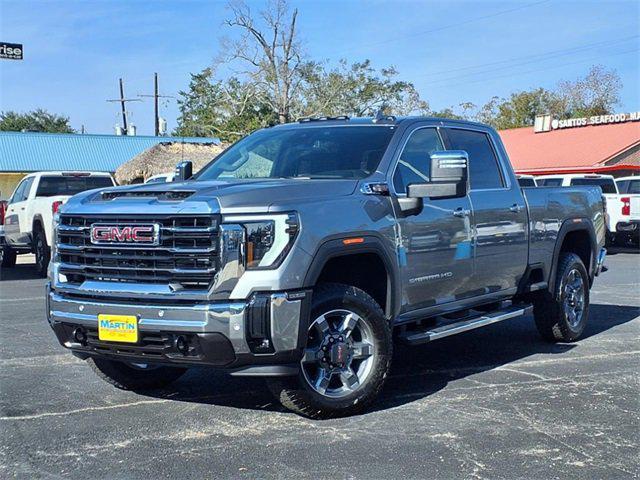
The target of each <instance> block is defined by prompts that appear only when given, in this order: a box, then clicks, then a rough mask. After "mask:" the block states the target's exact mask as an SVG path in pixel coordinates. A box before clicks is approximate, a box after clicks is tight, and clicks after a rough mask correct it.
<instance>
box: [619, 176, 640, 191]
mask: <svg viewBox="0 0 640 480" xmlns="http://www.w3.org/2000/svg"><path fill="white" fill-rule="evenodd" d="M617 183H618V191H619V192H620V193H640V178H639V179H637V180H635V179H634V180H622V181H620V182H617Z"/></svg>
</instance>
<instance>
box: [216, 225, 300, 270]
mask: <svg viewBox="0 0 640 480" xmlns="http://www.w3.org/2000/svg"><path fill="white" fill-rule="evenodd" d="M224 223H238V224H240V225H241V226H242V228H243V229H244V231H245V245H244V259H245V266H246V268H247V270H259V269H266V268H277V267H278V266H279V265H280V264H281V263H282V261H283V260H284V258H285V257H286V256H287V253H289V250H291V247H292V246H293V242H294V241H295V239H296V236H297V234H298V230H299V222H298V216H297V215H296V214H295V213H278V214H265V215H232V216H226V217H224Z"/></svg>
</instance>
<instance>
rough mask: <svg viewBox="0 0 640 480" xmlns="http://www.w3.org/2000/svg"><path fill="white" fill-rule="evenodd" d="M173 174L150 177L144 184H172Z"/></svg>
mask: <svg viewBox="0 0 640 480" xmlns="http://www.w3.org/2000/svg"><path fill="white" fill-rule="evenodd" d="M173 176H174V173H173V172H170V173H160V174H158V175H154V176H152V177H149V178H147V181H146V182H144V183H167V182H173Z"/></svg>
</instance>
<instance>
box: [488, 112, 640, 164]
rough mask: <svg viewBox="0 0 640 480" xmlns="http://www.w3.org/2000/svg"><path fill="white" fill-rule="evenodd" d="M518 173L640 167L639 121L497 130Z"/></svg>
mask: <svg viewBox="0 0 640 480" xmlns="http://www.w3.org/2000/svg"><path fill="white" fill-rule="evenodd" d="M499 133H500V137H501V138H502V141H503V143H504V145H505V148H506V149H507V153H508V154H509V158H510V159H511V164H512V165H513V168H514V170H516V172H518V173H528V174H537V175H543V174H553V173H580V172H585V173H586V172H594V171H597V172H602V173H605V172H615V171H619V170H640V154H639V153H637V152H635V151H636V150H640V122H628V123H619V124H610V125H594V126H586V127H579V128H567V129H563V130H552V131H549V132H541V133H534V131H533V128H532V127H523V128H514V129H511V130H501V131H500V132H499Z"/></svg>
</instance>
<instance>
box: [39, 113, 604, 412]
mask: <svg viewBox="0 0 640 480" xmlns="http://www.w3.org/2000/svg"><path fill="white" fill-rule="evenodd" d="M190 170H191V168H190V164H189V163H188V162H183V164H181V165H180V167H179V168H178V170H177V174H176V181H175V182H173V183H171V184H170V185H149V184H147V185H144V184H143V185H133V186H127V187H118V188H108V189H103V190H101V191H93V192H86V193H83V194H80V195H77V196H75V197H73V198H72V199H71V200H69V202H68V203H67V204H65V205H64V206H63V207H62V208H61V209H60V212H59V215H58V216H57V219H56V222H57V223H56V231H57V235H56V238H57V244H56V255H55V257H54V260H53V262H52V264H51V268H50V283H49V285H48V293H47V304H48V306H47V308H46V312H47V316H48V321H49V323H50V325H51V327H52V329H53V331H54V332H55V334H56V336H57V338H58V340H59V342H60V344H61V345H63V346H64V347H65V348H68V349H70V350H71V351H72V352H73V353H74V354H75V355H76V356H78V357H79V358H82V359H85V360H86V361H87V362H88V364H89V365H90V366H91V367H92V368H93V369H94V370H95V372H96V373H97V374H98V375H99V376H100V377H101V378H103V379H104V380H106V381H107V382H109V383H111V384H112V385H114V386H115V387H118V388H123V389H150V388H159V387H163V386H166V385H167V384H169V383H171V382H172V381H174V380H176V379H177V378H179V377H180V376H181V375H182V374H183V373H184V372H185V371H186V370H187V369H188V368H189V367H196V366H206V367H213V368H219V369H223V370H226V371H228V372H230V373H232V374H233V375H246V376H261V377H266V378H267V379H268V381H269V385H270V388H271V389H272V390H273V391H274V392H275V394H276V396H277V398H279V399H280V401H281V402H282V403H283V404H284V405H285V406H286V407H288V408H290V409H292V410H294V411H296V412H299V413H301V414H303V415H307V416H310V417H315V418H320V417H331V416H340V415H350V414H353V413H355V412H359V411H362V409H364V408H367V407H368V406H369V405H370V404H371V403H372V402H373V401H374V400H375V399H376V397H377V396H378V394H379V393H380V391H381V388H382V385H383V383H384V381H385V379H386V378H387V377H388V375H389V372H390V366H391V359H392V354H393V349H394V342H393V338H394V333H395V337H396V338H397V340H398V344H397V348H403V347H402V345H404V344H409V345H416V344H421V343H427V342H430V341H435V340H438V339H441V338H444V337H447V336H450V335H455V334H458V333H462V332H465V331H468V330H471V329H474V328H479V327H483V326H486V325H489V324H493V323H495V322H500V321H503V320H507V319H510V318H514V317H520V316H522V315H525V314H526V313H527V312H529V311H530V310H531V309H533V313H534V318H535V323H536V326H537V328H538V330H539V332H540V333H541V335H542V336H543V337H544V338H546V339H548V340H550V341H553V342H558V341H561V342H572V341H575V340H577V339H578V338H580V336H581V335H582V332H583V331H584V329H585V325H586V323H587V318H588V316H589V289H590V287H591V285H592V284H593V282H594V280H595V277H596V275H598V274H599V273H600V271H601V269H602V268H603V262H604V258H605V254H606V251H605V250H604V249H603V243H604V234H605V221H604V205H603V201H602V194H601V191H600V188H599V187H594V186H575V187H567V188H524V189H523V188H521V187H520V186H519V184H518V181H517V179H516V176H515V174H514V172H513V170H512V168H511V165H510V163H509V159H508V157H507V153H506V151H505V149H504V147H503V144H502V142H501V140H500V137H499V135H498V134H497V132H496V131H495V130H494V129H492V128H491V127H489V126H485V125H481V124H477V123H471V122H464V121H455V120H445V119H441V118H420V117H417V118H416V117H413V118H397V119H396V118H394V117H378V118H375V119H349V118H346V117H340V118H334V119H329V118H323V119H305V120H301V121H299V122H296V123H292V124H286V125H279V126H276V127H272V128H267V129H263V130H259V131H257V132H254V133H252V134H251V135H249V136H247V137H245V138H244V139H242V140H240V141H239V142H237V143H236V144H235V145H234V146H232V147H230V148H229V149H228V150H226V151H225V152H223V153H222V154H221V155H219V156H218V157H217V158H216V160H215V161H213V162H212V163H210V164H209V165H208V166H206V167H205V168H204V169H202V170H201V171H200V172H198V173H197V174H196V175H195V176H193V177H191V175H190V174H189V172H190ZM80 311H81V312H82V313H81V314H79V312H80ZM467 338H468V341H469V342H473V341H474V338H473V337H467ZM487 347H488V348H490V346H487Z"/></svg>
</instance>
